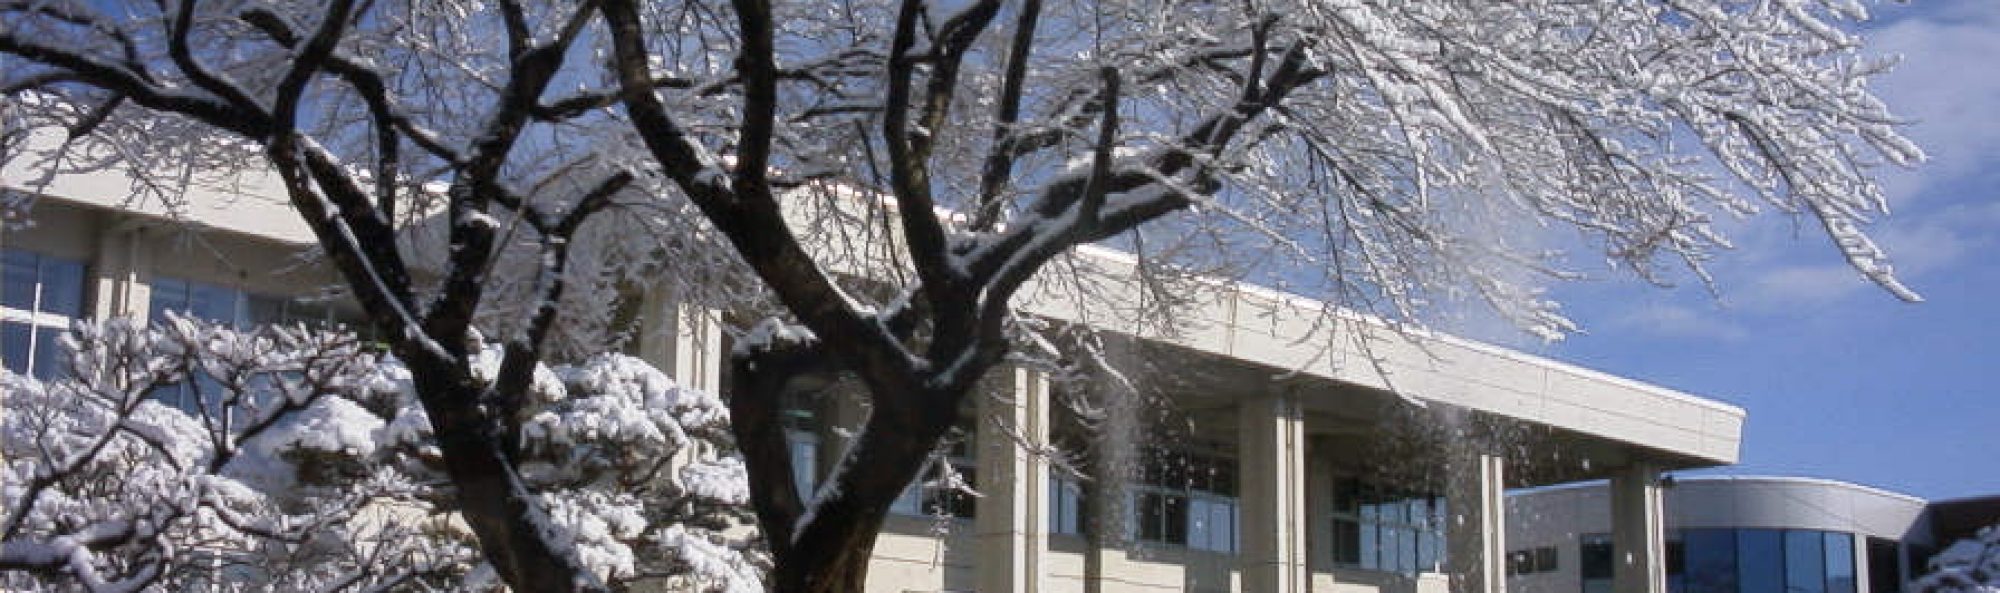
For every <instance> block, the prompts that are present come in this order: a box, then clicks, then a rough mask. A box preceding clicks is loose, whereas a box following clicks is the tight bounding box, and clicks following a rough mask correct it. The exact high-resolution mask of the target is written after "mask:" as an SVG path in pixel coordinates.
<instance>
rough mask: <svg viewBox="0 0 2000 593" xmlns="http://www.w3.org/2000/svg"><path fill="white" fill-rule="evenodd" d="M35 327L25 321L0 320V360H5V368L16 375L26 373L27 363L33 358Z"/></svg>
mask: <svg viewBox="0 0 2000 593" xmlns="http://www.w3.org/2000/svg"><path fill="white" fill-rule="evenodd" d="M34 351H35V328H34V326H31V325H28V324H25V323H15V322H12V321H4V322H0V360H5V361H6V362H7V370H8V371H11V372H13V373H14V374H16V375H26V374H28V364H29V363H30V362H31V361H33V360H34V354H33V352H34Z"/></svg>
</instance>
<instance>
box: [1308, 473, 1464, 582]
mask: <svg viewBox="0 0 2000 593" xmlns="http://www.w3.org/2000/svg"><path fill="white" fill-rule="evenodd" d="M1332 516H1333V546H1332V547H1333V561H1334V563H1335V564H1336V565H1340V566H1353V567H1359V568H1364V569H1369V570H1380V571H1383V572H1395V573H1402V574H1416V573H1418V572H1439V571H1441V570H1443V566H1444V562H1445V557H1444V556H1445V554H1444V526H1445V520H1444V519H1445V517H1446V516H1447V515H1446V511H1445V500H1444V498H1443V497H1440V496H1436V495H1434V494H1429V493H1423V492H1416V491H1411V490H1404V489H1397V488H1391V487H1387V486H1383V485H1380V484H1371V483H1367V482H1364V481H1362V480H1360V479H1357V478H1340V479H1337V480H1336V481H1335V482H1334V501H1333V513H1332Z"/></svg>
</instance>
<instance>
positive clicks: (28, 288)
mask: <svg viewBox="0 0 2000 593" xmlns="http://www.w3.org/2000/svg"><path fill="white" fill-rule="evenodd" d="M0 259H4V260H5V263H4V268H5V269H4V272H0V305H5V306H6V307H7V308H9V309H19V310H21V311H30V312H32V311H34V310H35V284H36V280H35V276H36V273H35V269H36V267H37V266H36V260H38V259H40V258H39V257H38V256H36V255H35V254H34V253H31V252H27V251H16V250H12V249H8V250H0Z"/></svg>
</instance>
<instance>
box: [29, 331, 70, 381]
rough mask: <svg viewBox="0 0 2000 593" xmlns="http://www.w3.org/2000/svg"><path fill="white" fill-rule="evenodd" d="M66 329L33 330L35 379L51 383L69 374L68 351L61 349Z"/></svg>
mask: <svg viewBox="0 0 2000 593" xmlns="http://www.w3.org/2000/svg"><path fill="white" fill-rule="evenodd" d="M66 333H69V330H68V329H59V328H53V327H38V328H35V365H34V366H35V368H34V371H35V378H36V379H40V380H43V381H53V380H56V379H59V378H61V377H62V376H64V375H66V374H68V373H69V349H68V348H64V347H63V340H62V339H63V334H66Z"/></svg>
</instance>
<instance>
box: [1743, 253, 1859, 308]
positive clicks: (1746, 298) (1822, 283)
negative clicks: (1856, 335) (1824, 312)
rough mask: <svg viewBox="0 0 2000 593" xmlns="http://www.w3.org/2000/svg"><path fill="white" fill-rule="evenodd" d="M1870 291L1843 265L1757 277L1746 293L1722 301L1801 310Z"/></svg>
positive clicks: (1786, 269)
mask: <svg viewBox="0 0 2000 593" xmlns="http://www.w3.org/2000/svg"><path fill="white" fill-rule="evenodd" d="M1871 287H1872V285H1870V284H1869V283H1868V280H1866V279H1865V278H1863V277H1862V276H1861V273H1860V272H1856V271H1854V268H1851V267H1848V266H1847V265H1846V264H1825V265H1807V266H1788V267H1780V268H1776V269H1773V270H1770V271H1766V272H1760V273H1758V274H1757V277H1756V278H1754V279H1752V280H1750V284H1749V286H1748V287H1747V288H1746V289H1744V290H1742V291H1740V292H1738V293H1735V294H1730V295H1725V296H1724V299H1723V300H1724V301H1726V302H1729V303H1730V304H1732V305H1735V306H1738V307H1742V308H1744V309H1746V310H1752V311H1785V310H1800V309H1801V308H1807V307H1820V306H1824V305H1826V304H1829V303H1832V302H1834V301H1838V300H1841V299H1842V298H1845V297H1847V296H1848V295H1852V294H1855V293H1857V292H1860V291H1862V290H1863V289H1867V288H1871ZM1884 298H1888V297H1887V296H1886V295H1885V297H1884Z"/></svg>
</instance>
